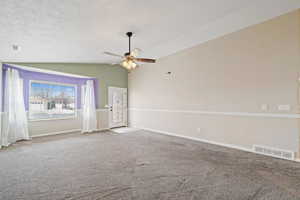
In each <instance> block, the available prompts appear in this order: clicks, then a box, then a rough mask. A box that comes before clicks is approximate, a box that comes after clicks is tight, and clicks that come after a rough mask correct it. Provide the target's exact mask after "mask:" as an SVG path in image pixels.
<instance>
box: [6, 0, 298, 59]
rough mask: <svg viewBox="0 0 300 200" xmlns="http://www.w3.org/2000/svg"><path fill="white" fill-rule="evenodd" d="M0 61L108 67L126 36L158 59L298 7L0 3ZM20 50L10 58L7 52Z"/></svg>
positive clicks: (165, 0) (281, 2)
mask: <svg viewBox="0 0 300 200" xmlns="http://www.w3.org/2000/svg"><path fill="white" fill-rule="evenodd" d="M0 4H1V5H0V60H2V61H10V62H86V63H111V62H115V61H117V59H115V58H114V57H110V56H107V55H104V54H103V52H104V51H111V52H115V53H119V54H123V53H124V52H125V51H126V50H127V39H126V37H125V32H127V31H133V32H134V33H135V34H136V35H135V36H134V37H133V46H134V47H139V48H141V49H142V50H143V52H142V55H141V56H147V57H154V58H160V57H163V56H166V55H170V54H172V53H175V52H177V51H180V50H183V49H185V48H188V47H191V46H194V45H197V44H199V43H201V42H205V41H207V40H210V39H213V38H216V37H218V36H221V35H224V34H227V33H230V32H233V31H236V30H239V29H241V28H244V27H247V26H249V25H252V24H256V23H260V22H262V21H265V20H267V19H270V18H273V17H275V16H278V15H281V14H284V13H286V12H289V11H292V10H294V9H297V8H299V7H300V1H299V0H251V1H249V0H176V1H174V0H22V1H20V0H1V2H0ZM14 44H17V45H19V46H20V47H21V49H20V50H19V51H13V49H12V45H14Z"/></svg>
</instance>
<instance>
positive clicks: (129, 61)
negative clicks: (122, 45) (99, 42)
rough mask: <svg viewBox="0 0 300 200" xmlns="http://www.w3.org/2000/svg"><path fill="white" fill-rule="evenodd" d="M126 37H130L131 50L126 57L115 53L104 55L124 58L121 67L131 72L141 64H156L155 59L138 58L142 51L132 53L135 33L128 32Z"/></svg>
mask: <svg viewBox="0 0 300 200" xmlns="http://www.w3.org/2000/svg"><path fill="white" fill-rule="evenodd" d="M126 35H127V36H128V39H129V49H128V52H126V53H125V54H124V56H121V55H118V54H115V53H110V52H104V54H106V55H110V56H116V57H120V58H122V61H121V63H120V65H121V66H122V67H124V68H126V69H127V70H129V71H130V70H133V69H135V68H137V67H138V63H139V62H144V63H155V62H156V60H155V59H149V58H137V56H138V54H139V53H140V51H141V50H140V49H137V48H136V49H134V50H132V51H131V37H132V35H133V33H132V32H127V33H126Z"/></svg>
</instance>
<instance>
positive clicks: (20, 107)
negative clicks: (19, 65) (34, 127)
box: [0, 69, 30, 148]
mask: <svg viewBox="0 0 300 200" xmlns="http://www.w3.org/2000/svg"><path fill="white" fill-rule="evenodd" d="M3 111H4V113H3V116H2V127H1V128H2V130H1V135H0V148H1V146H8V145H10V144H12V143H15V142H16V141H18V140H28V139H30V138H29V134H28V122H27V116H26V111H25V104H24V96H23V80H22V79H21V78H20V76H19V72H18V71H17V70H15V69H7V71H6V76H5V89H4V108H3Z"/></svg>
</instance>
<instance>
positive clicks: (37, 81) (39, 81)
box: [28, 80, 78, 122]
mask: <svg viewBox="0 0 300 200" xmlns="http://www.w3.org/2000/svg"><path fill="white" fill-rule="evenodd" d="M32 83H43V84H49V85H60V86H71V87H74V88H75V97H74V98H75V99H74V104H75V109H74V115H73V116H68V117H56V118H45V119H43V118H40V119H32V118H31V117H30V97H31V84H32ZM77 90H78V86H77V85H76V84H69V83H59V82H51V81H42V80H29V91H28V120H29V121H30V122H36V121H51V120H67V119H76V118H77V116H78V114H77V98H78V92H77Z"/></svg>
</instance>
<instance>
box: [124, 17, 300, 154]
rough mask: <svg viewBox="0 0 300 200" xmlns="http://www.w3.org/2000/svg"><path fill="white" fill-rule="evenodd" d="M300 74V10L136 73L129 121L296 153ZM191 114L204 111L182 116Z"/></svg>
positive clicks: (132, 78) (131, 84)
mask: <svg viewBox="0 0 300 200" xmlns="http://www.w3.org/2000/svg"><path fill="white" fill-rule="evenodd" d="M169 71H170V72H171V74H170V75H168V74H167V72H169ZM299 75H300V11H296V12H292V13H289V14H286V15H283V16H280V17H278V18H275V19H273V20H270V21H267V22H265V23H262V24H259V25H255V26H252V27H249V28H247V29H244V30H241V31H239V32H235V33H232V34H229V35H226V36H224V37H221V38H218V39H215V40H212V41H209V42H206V43H204V44H201V45H198V46H195V47H193V48H191V49H187V50H184V51H182V52H179V53H177V54H174V55H171V56H168V57H165V58H162V59H160V60H158V63H157V64H153V65H144V66H142V67H140V68H139V69H137V70H136V71H134V72H132V73H130V74H129V107H130V108H134V110H131V111H130V114H129V117H130V123H131V124H132V125H133V126H137V127H144V128H150V129H155V130H160V131H166V132H171V133H175V134H180V135H184V136H191V137H195V138H200V139H205V140H209V141H214V142H220V143H225V144H231V145H236V146H239V147H241V148H248V149H250V148H252V145H253V144H260V145H265V146H270V147H275V148H281V149H286V150H292V151H294V152H297V151H298V150H299V128H298V121H299V120H298V119H296V118H297V117H298V115H293V114H297V113H298V112H299V102H298V88H299V81H298V78H299ZM263 104H267V105H268V110H262V105H263ZM278 105H290V106H291V110H290V111H281V110H278ZM151 109H152V110H151ZM153 109H157V110H153ZM160 109H166V110H167V111H166V110H160ZM175 110H177V111H178V110H179V111H178V112H177V111H176V112H174V111H175ZM189 110H191V111H199V113H192V114H191V113H186V112H183V111H189ZM203 111H208V112H209V114H205V113H204V114H203ZM211 112H216V113H211ZM224 112H225V114H226V115H224ZM243 113H244V114H245V113H246V114H247V113H258V114H254V115H253V116H243ZM261 114H262V116H260V115H261ZM281 114H282V115H281ZM198 128H200V129H198Z"/></svg>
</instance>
